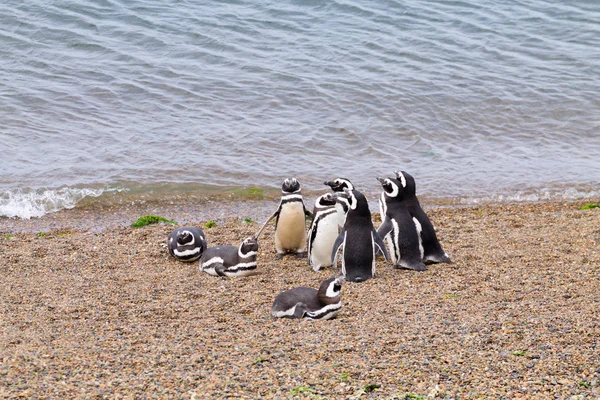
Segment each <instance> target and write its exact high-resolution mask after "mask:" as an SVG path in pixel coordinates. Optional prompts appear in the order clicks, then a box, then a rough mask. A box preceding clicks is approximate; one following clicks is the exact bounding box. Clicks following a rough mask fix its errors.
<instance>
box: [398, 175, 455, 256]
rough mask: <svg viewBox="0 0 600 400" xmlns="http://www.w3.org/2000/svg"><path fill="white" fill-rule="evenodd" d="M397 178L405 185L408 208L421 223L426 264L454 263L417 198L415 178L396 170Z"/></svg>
mask: <svg viewBox="0 0 600 400" xmlns="http://www.w3.org/2000/svg"><path fill="white" fill-rule="evenodd" d="M395 173H396V178H397V179H398V180H399V181H400V183H401V184H403V185H404V199H405V202H406V208H408V211H409V212H410V215H412V216H413V218H416V219H417V221H419V224H420V225H421V243H422V245H423V261H424V262H425V264H434V263H448V264H449V263H452V261H451V260H450V258H449V257H448V255H447V254H446V252H445V251H444V250H443V249H442V245H441V244H440V242H439V241H438V238H437V235H436V234H435V229H434V228H433V224H432V223H431V221H430V220H429V218H428V217H427V214H425V211H423V209H422V208H421V204H419V199H418V198H417V193H416V192H417V185H416V183H415V178H413V177H412V176H411V175H410V174H409V173H407V172H404V171H396V172H395Z"/></svg>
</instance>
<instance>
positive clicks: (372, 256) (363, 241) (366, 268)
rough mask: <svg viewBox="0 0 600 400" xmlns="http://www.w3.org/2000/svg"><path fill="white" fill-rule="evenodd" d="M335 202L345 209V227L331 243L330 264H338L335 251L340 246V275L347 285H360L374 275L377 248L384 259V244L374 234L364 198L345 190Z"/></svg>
mask: <svg viewBox="0 0 600 400" xmlns="http://www.w3.org/2000/svg"><path fill="white" fill-rule="evenodd" d="M336 196H337V201H341V202H344V203H345V204H346V206H347V207H348V212H347V214H346V221H345V222H344V227H343V228H342V231H341V232H340V234H339V236H338V237H337V239H336V241H335V243H334V244H333V250H332V253H331V261H332V263H333V264H336V262H337V252H338V250H339V248H340V247H342V246H343V251H342V274H343V275H344V276H345V277H346V280H347V281H350V282H363V281H366V280H367V279H370V278H372V277H373V276H374V275H375V265H376V252H377V249H379V250H380V251H381V252H382V253H383V255H384V256H385V258H386V260H387V259H388V253H387V250H386V248H385V244H384V243H383V241H382V240H381V238H380V237H379V235H378V234H377V232H376V231H375V228H374V227H373V221H372V219H371V211H370V210H369V204H368V202H367V199H366V198H365V196H364V195H363V194H362V193H361V192H359V191H358V190H356V189H355V190H350V189H345V190H344V192H343V193H336Z"/></svg>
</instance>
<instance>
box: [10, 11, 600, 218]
mask: <svg viewBox="0 0 600 400" xmlns="http://www.w3.org/2000/svg"><path fill="white" fill-rule="evenodd" d="M599 93H600V2H598V1H596V0H574V1H570V2H562V1H558V0H556V1H551V0H548V1H543V0H532V1H529V2H517V1H506V0H494V1H491V0H480V1H479V0H478V1H474V0H471V1H441V0H432V1H416V0H405V1H394V0H372V1H366V2H365V1H355V0H335V1H326V2H323V1H312V0H293V1H290V2H275V1H260V0H259V1H245V0H229V1H220V2H192V1H185V0H160V1H158V0H143V1H142V0H138V1H136V0H128V1H122V0H120V1H119V0H93V1H92V0H89V1H85V0H80V1H67V0H62V1H61V0H52V1H47V0H46V1H41V0H31V1H27V2H7V1H5V2H1V3H0V216H9V217H20V218H29V217H32V216H34V217H35V216H41V215H43V214H45V213H47V212H52V211H56V210H59V209H62V208H69V207H73V206H75V205H76V204H77V203H78V202H79V201H80V200H81V199H84V198H88V199H89V198H90V197H91V198H96V199H97V201H102V199H103V197H105V196H107V195H108V194H112V195H114V194H115V193H126V192H131V190H132V189H133V188H136V189H135V190H141V192H144V193H155V194H156V196H167V195H172V194H173V193H172V192H173V191H177V190H180V191H181V192H182V193H186V192H189V191H194V192H202V191H203V190H210V191H214V190H217V191H218V190H220V188H221V189H222V190H223V191H226V190H230V189H231V188H232V187H248V186H255V187H259V188H265V189H270V188H277V187H278V186H279V185H280V184H281V182H282V180H283V179H284V178H286V177H292V176H293V177H297V178H298V179H299V180H300V181H301V183H302V184H303V187H304V188H305V189H308V190H314V191H319V190H324V189H325V187H324V186H323V181H324V180H325V179H331V178H334V177H336V176H343V177H347V178H350V179H351V180H353V181H354V183H355V185H356V186H357V187H358V188H359V189H362V190H364V191H365V192H367V193H369V194H371V193H373V194H374V193H376V192H377V191H378V190H379V189H380V188H379V186H378V183H377V181H376V180H375V177H376V176H382V175H391V174H392V173H393V171H394V170H399V169H400V170H405V171H407V172H410V173H411V174H412V175H413V176H415V178H416V180H417V185H418V193H419V194H420V195H423V196H429V197H434V198H435V197H437V198H455V199H460V201H462V202H467V203H468V202H478V201H486V200H500V201H507V200H538V199H542V198H550V199H551V198H577V197H594V196H600V161H599V160H600V96H599ZM165 187H166V188H169V189H168V190H165V189H164V188H165ZM139 188H142V189H139Z"/></svg>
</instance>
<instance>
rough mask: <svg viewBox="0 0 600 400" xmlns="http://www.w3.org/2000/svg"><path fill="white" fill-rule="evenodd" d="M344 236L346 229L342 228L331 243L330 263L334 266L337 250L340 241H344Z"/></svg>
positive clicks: (340, 243)
mask: <svg viewBox="0 0 600 400" xmlns="http://www.w3.org/2000/svg"><path fill="white" fill-rule="evenodd" d="M345 237H346V231H344V230H342V231H341V232H340V234H339V235H338V237H337V239H335V242H334V243H333V249H332V250H331V264H333V266H334V267H335V264H336V261H337V257H336V255H337V252H338V250H339V249H340V246H341V245H342V243H344V238H345Z"/></svg>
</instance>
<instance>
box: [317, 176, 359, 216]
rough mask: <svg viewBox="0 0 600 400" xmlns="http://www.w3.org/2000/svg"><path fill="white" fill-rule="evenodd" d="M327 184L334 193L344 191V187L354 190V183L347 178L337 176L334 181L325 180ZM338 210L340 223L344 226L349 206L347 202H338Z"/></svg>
mask: <svg viewBox="0 0 600 400" xmlns="http://www.w3.org/2000/svg"><path fill="white" fill-rule="evenodd" d="M324 183H325V185H327V186H329V187H330V188H331V190H333V191H334V193H336V192H337V193H342V192H343V191H344V189H350V190H354V185H353V184H352V182H350V180H349V179H346V178H335V179H334V180H332V181H325V182H324ZM335 208H336V210H337V211H338V224H339V226H340V227H342V226H344V221H345V219H346V213H347V212H348V206H347V205H346V203H343V202H338V203H337V204H336V206H335Z"/></svg>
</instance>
